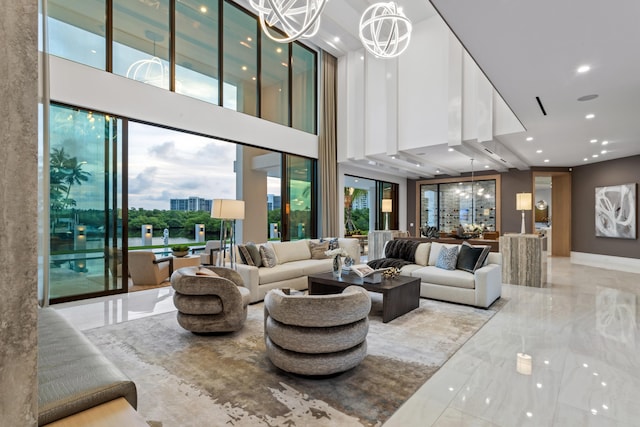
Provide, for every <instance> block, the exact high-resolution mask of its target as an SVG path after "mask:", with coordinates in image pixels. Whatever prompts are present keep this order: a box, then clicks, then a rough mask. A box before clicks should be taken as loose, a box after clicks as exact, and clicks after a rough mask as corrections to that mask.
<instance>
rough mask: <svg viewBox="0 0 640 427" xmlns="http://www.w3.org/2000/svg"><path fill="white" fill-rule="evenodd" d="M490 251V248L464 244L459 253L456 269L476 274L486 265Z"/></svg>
mask: <svg viewBox="0 0 640 427" xmlns="http://www.w3.org/2000/svg"><path fill="white" fill-rule="evenodd" d="M490 249H491V248H490V247H489V246H473V245H470V244H469V243H467V242H463V243H462V245H461V246H460V252H459V253H458V261H457V263H456V268H457V269H458V270H463V271H468V272H469V273H473V272H475V271H476V270H477V269H478V268H480V267H482V265H483V264H484V261H485V260H486V259H487V255H488V254H489V250H490Z"/></svg>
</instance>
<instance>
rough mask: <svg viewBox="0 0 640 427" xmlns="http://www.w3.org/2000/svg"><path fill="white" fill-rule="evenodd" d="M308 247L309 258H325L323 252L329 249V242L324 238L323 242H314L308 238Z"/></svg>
mask: <svg viewBox="0 0 640 427" xmlns="http://www.w3.org/2000/svg"><path fill="white" fill-rule="evenodd" d="M309 249H310V250H311V259H327V256H326V255H325V254H324V253H325V252H326V251H328V250H329V242H328V241H326V240H325V241H324V242H321V243H316V242H314V241H312V240H309Z"/></svg>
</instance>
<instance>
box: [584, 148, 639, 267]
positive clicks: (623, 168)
mask: <svg viewBox="0 0 640 427" xmlns="http://www.w3.org/2000/svg"><path fill="white" fill-rule="evenodd" d="M633 182H635V183H636V185H637V184H638V182H640V156H633V157H626V158H623V159H615V160H609V161H606V162H599V163H594V164H591V165H584V166H578V167H575V168H573V182H572V191H571V193H572V194H571V196H572V197H571V217H572V226H571V250H572V251H574V252H586V253H592V254H601V255H611V256H620V257H626V258H640V240H639V239H634V240H628V239H615V238H611V237H596V235H595V188H596V187H604V186H609V185H619V184H630V183H633ZM637 219H638V200H637V199H636V230H638V223H637Z"/></svg>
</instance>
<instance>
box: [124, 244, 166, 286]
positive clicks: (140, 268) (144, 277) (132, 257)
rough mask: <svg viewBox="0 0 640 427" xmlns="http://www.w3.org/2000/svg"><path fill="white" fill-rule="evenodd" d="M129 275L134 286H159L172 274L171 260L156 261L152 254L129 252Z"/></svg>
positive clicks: (147, 252) (148, 252) (161, 259)
mask: <svg viewBox="0 0 640 427" xmlns="http://www.w3.org/2000/svg"><path fill="white" fill-rule="evenodd" d="M128 256H129V258H128V259H129V275H130V276H131V281H132V282H133V284H134V285H159V284H160V283H162V282H164V281H165V280H167V279H169V277H170V276H171V273H172V272H173V258H171V257H167V258H160V259H156V256H155V254H154V253H153V252H150V251H134V252H129V255H128Z"/></svg>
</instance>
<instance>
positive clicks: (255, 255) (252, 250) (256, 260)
mask: <svg viewBox="0 0 640 427" xmlns="http://www.w3.org/2000/svg"><path fill="white" fill-rule="evenodd" d="M245 247H246V248H247V250H248V251H249V255H251V259H252V260H253V265H255V266H256V267H262V257H260V251H259V250H258V247H257V246H256V244H255V243H252V242H249V243H247V244H246V245H245Z"/></svg>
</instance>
